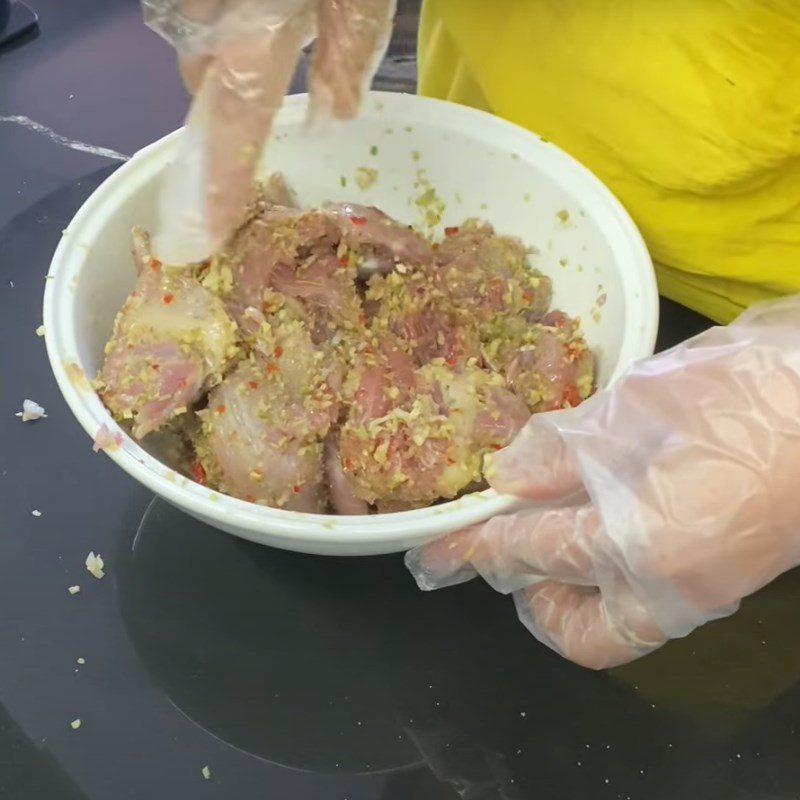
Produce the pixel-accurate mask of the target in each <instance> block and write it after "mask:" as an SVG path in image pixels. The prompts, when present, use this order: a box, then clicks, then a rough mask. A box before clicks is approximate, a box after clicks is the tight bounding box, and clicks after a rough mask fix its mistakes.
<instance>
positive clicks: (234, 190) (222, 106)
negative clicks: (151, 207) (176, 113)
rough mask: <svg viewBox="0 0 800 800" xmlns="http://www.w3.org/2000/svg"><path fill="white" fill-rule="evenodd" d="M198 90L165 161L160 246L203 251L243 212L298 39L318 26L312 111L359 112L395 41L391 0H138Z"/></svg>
mask: <svg viewBox="0 0 800 800" xmlns="http://www.w3.org/2000/svg"><path fill="white" fill-rule="evenodd" d="M142 5H143V9H144V18H145V22H146V23H147V25H149V26H150V27H151V28H153V30H155V31H156V32H157V33H159V34H161V35H162V36H163V37H164V38H165V39H166V40H167V41H168V42H170V43H171V44H173V45H174V46H175V48H176V49H177V51H178V56H179V63H180V68H181V74H182V76H183V79H184V82H185V84H186V86H187V88H188V89H189V91H190V92H192V93H193V94H194V101H193V103H192V107H191V110H190V112H189V116H188V118H187V121H186V131H185V134H184V136H183V138H182V140H181V142H180V145H179V147H178V151H177V153H176V154H175V157H174V159H173V161H172V163H171V164H170V166H169V168H168V169H167V170H166V172H165V175H164V177H163V184H162V187H161V193H160V197H159V225H158V230H157V231H156V235H155V236H154V238H153V243H152V246H153V252H154V255H156V256H157V257H158V258H159V259H160V260H162V261H165V262H166V263H172V264H182V263H189V262H196V261H200V260H202V259H204V258H206V257H208V256H209V255H210V254H211V253H213V252H214V251H215V250H216V249H217V248H218V247H219V246H220V245H221V244H222V243H223V242H224V241H225V239H226V238H227V237H228V235H229V234H230V233H231V232H232V230H233V228H234V227H235V226H236V224H237V223H238V222H239V221H240V220H241V217H242V214H243V211H244V209H245V207H246V206H247V204H248V202H249V201H250V199H251V192H252V184H253V177H254V175H255V170H256V167H257V165H258V161H259V158H260V156H261V152H262V150H263V147H264V143H265V142H266V140H267V138H268V136H269V133H270V129H271V126H272V120H273V118H274V116H275V113H276V112H277V110H278V108H279V107H280V105H281V101H282V99H283V96H284V95H285V93H286V90H287V88H288V86H289V82H290V80H291V78H292V74H293V73H294V70H295V67H296V66H297V62H298V60H299V57H300V51H301V49H302V48H303V47H304V46H305V45H307V44H308V43H309V42H311V41H312V40H313V38H314V37H315V35H317V34H318V36H317V43H316V45H315V50H314V55H313V59H312V62H311V73H310V77H309V87H310V90H311V93H312V114H313V115H315V116H318V117H319V116H323V115H325V114H330V115H332V116H334V117H336V118H340V119H345V118H348V117H352V116H353V115H354V114H355V113H356V112H357V111H358V107H359V104H360V101H361V97H362V94H363V92H364V90H365V88H366V87H367V86H368V84H369V82H370V81H371V79H372V76H373V74H374V72H375V70H376V69H377V67H378V63H379V62H380V59H381V57H382V56H383V54H384V52H385V50H386V47H387V45H388V42H389V36H390V33H391V24H392V18H393V16H394V8H395V0H142Z"/></svg>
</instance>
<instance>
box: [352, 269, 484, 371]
mask: <svg viewBox="0 0 800 800" xmlns="http://www.w3.org/2000/svg"><path fill="white" fill-rule="evenodd" d="M365 306H366V310H367V313H368V315H369V323H370V328H371V330H372V331H373V333H374V334H375V335H376V336H379V337H383V336H386V335H387V334H388V335H391V336H393V337H395V338H396V340H397V341H398V342H400V346H401V347H402V348H403V349H404V350H406V351H407V352H408V353H409V354H410V355H411V356H412V358H413V359H414V362H415V363H416V365H417V366H422V365H423V364H427V363H428V362H429V361H431V360H433V359H436V358H441V359H443V360H444V361H445V363H446V364H447V366H450V367H455V366H457V365H459V364H465V363H467V362H468V361H469V360H470V359H473V360H476V359H477V358H478V357H479V356H480V352H481V349H480V339H479V335H478V326H477V324H476V320H475V318H474V315H472V314H470V313H469V312H468V311H467V310H466V309H465V308H464V307H463V305H462V304H459V303H457V302H454V301H453V298H452V297H451V295H450V293H449V291H448V288H447V286H446V284H445V283H444V282H443V281H442V280H441V279H440V276H439V275H438V272H437V270H436V268H433V269H431V268H427V269H426V268H421V269H417V270H410V271H409V270H407V269H405V268H404V267H402V266H401V267H398V270H397V271H396V272H392V273H390V274H388V275H385V276H380V275H375V276H373V278H371V279H370V282H369V285H368V288H367V292H366V296H365Z"/></svg>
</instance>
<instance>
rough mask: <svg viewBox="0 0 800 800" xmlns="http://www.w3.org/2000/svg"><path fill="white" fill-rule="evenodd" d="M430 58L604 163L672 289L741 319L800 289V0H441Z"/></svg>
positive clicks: (454, 94)
mask: <svg viewBox="0 0 800 800" xmlns="http://www.w3.org/2000/svg"><path fill="white" fill-rule="evenodd" d="M419 64H420V91H421V92H422V93H423V94H427V95H431V96H434V97H443V98H448V99H450V100H453V101H455V102H459V103H464V104H467V105H471V106H477V107H479V108H484V109H486V110H490V111H492V112H493V113H495V114H498V115H499V116H501V117H505V118H506V119H509V120H512V121H513V122H516V123H518V124H520V125H523V126H525V127H526V128H530V129H531V130H534V131H536V132H537V133H539V134H541V135H542V136H544V137H545V138H546V139H549V140H550V141H552V142H554V143H555V144H557V145H559V146H560V147H562V148H563V149H564V150H566V151H568V152H569V153H571V154H572V155H573V156H575V157H576V158H577V159H579V160H580V161H581V162H583V163H584V164H585V165H586V166H588V167H589V168H590V169H591V170H593V171H594V172H595V174H596V175H598V177H600V178H601V179H602V180H603V181H604V182H605V183H606V184H607V185H608V186H609V187H610V188H611V189H612V190H613V191H614V192H615V193H616V194H617V196H618V197H619V198H620V199H621V200H622V202H623V203H624V204H625V205H626V207H627V208H628V210H629V212H630V213H631V214H632V216H633V218H634V219H635V220H636V222H637V224H638V225H639V227H640V229H641V231H642V233H643V234H644V236H645V238H646V240H647V242H648V245H649V247H650V251H651V253H652V255H653V259H654V260H655V261H656V262H657V264H658V267H657V271H658V279H659V285H660V289H661V292H662V293H663V294H665V295H666V296H668V297H670V298H673V299H674V300H677V301H678V302H680V303H683V304H685V305H687V306H689V307H691V308H694V309H696V310H697V311H700V312H702V313H704V314H706V315H708V316H710V317H712V318H714V319H715V320H718V321H720V322H725V321H728V320H730V319H732V318H733V317H734V316H735V315H736V314H738V312H739V311H741V309H742V308H744V307H746V306H748V305H750V304H751V303H753V302H755V301H757V300H761V299H766V298H770V297H775V296H777V295H782V294H789V293H794V292H800V0H669V1H667V0H592V1H591V2H583V1H582V0H581V1H580V2H579V1H577V0H574V1H572V2H571V1H570V0H425V5H424V7H423V14H422V24H421V28H420V44H419Z"/></svg>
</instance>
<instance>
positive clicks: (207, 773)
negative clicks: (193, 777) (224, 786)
mask: <svg viewBox="0 0 800 800" xmlns="http://www.w3.org/2000/svg"><path fill="white" fill-rule="evenodd" d="M200 772H202V773H203V780H205V781H207V780H209V779H210V778H211V770H210V769H209V768H208V764H206V765H205V766H204V767H203V769H201V770H200Z"/></svg>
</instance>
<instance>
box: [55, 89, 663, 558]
mask: <svg viewBox="0 0 800 800" xmlns="http://www.w3.org/2000/svg"><path fill="white" fill-rule="evenodd" d="M307 103H308V95H307V94H299V95H291V96H289V97H287V98H286V99H285V101H284V104H283V107H282V108H281V110H280V112H279V114H278V117H277V118H276V123H275V127H276V129H278V128H279V127H280V124H281V118H284V121H286V122H289V121H293V120H296V119H298V118H299V117H300V116H301V115H304V113H305V109H306V107H307ZM368 103H371V107H370V108H369V109H368V108H367V106H368ZM385 110H390V111H391V112H392V113H393V114H396V115H397V116H398V117H399V116H401V115H402V116H403V118H404V119H407V120H408V122H412V123H413V122H414V121H416V120H420V121H424V122H428V123H430V121H431V118H432V117H434V115H438V117H437V119H436V122H437V123H439V122H441V124H442V127H445V128H449V129H451V130H458V131H460V132H464V131H465V130H466V131H468V130H470V129H472V130H474V129H475V128H476V127H482V128H483V129H484V130H485V129H486V128H489V127H491V128H492V129H493V132H494V133H495V134H497V136H498V138H505V140H507V141H510V140H514V141H515V145H516V149H517V152H520V151H524V150H527V151H528V153H532V152H535V151H536V150H537V149H538V148H548V151H547V153H548V158H551V159H552V160H553V161H554V163H556V164H557V166H558V168H559V170H560V171H561V172H562V173H564V174H567V175H570V176H571V178H572V180H573V181H577V182H579V183H581V184H583V186H584V188H585V189H586V191H587V192H590V193H593V194H594V198H593V200H595V201H598V202H601V203H603V204H605V206H606V211H607V212H610V214H611V216H612V219H613V221H614V222H615V223H616V225H617V226H618V232H617V234H618V235H619V234H622V236H623V238H624V243H625V245H626V246H627V249H628V252H627V253H626V256H627V257H628V258H629V260H630V266H631V271H630V275H629V276H628V278H627V280H626V281H624V282H623V291H625V292H626V293H630V297H629V298H628V300H629V302H628V304H627V306H628V308H636V309H637V320H636V325H631V326H630V329H629V332H628V333H626V334H625V335H623V341H622V346H621V349H620V355H619V359H618V363H617V366H616V368H615V370H614V372H613V373H612V375H611V377H610V378H609V384H611V383H613V382H614V381H615V380H616V379H617V378H619V376H620V374H621V373H622V371H623V370H624V369H626V368H627V367H628V366H629V365H630V364H631V363H632V362H633V361H635V360H637V359H639V358H643V357H646V356H649V355H651V354H652V352H653V349H654V346H655V341H656V334H657V330H658V320H659V303H658V290H657V285H656V280H655V273H654V271H653V266H652V261H651V259H650V255H649V253H648V251H647V247H646V245H645V243H644V240H643V238H642V236H641V234H640V232H639V230H638V229H637V227H636V225H635V224H634V222H633V220H632V219H631V217H630V216H629V214H628V213H627V211H626V210H625V209H624V207H623V206H622V204H621V203H620V201H619V200H618V199H617V198H616V197H615V195H614V194H613V193H612V192H611V191H610V190H609V189H608V188H607V187H606V186H605V184H603V183H602V181H600V180H599V178H597V177H596V176H595V175H594V174H593V173H592V172H591V171H590V170H588V169H587V168H586V167H584V166H583V165H582V164H580V163H579V162H578V161H577V160H575V159H574V158H573V157H572V156H570V155H568V154H567V153H565V152H564V151H563V150H561V149H560V148H558V147H556V146H555V145H553V144H552V143H550V142H547V141H546V140H544V139H542V138H541V137H540V136H538V135H537V134H535V133H533V132H531V131H529V130H527V129H525V128H522V127H520V126H518V125H516V124H514V123H512V122H509V121H507V120H504V119H502V118H500V117H497V116H495V115H493V114H490V113H487V112H484V111H480V110H478V109H474V108H470V107H468V106H462V105H458V104H455V103H452V102H449V101H446V100H438V99H433V98H426V97H421V96H419V95H414V94H404V93H393V92H375V91H373V92H370V93H369V95H368V97H367V99H366V101H365V104H364V111H363V112H362V113H367V114H368V113H377V114H381V115H382V114H383V112H384V111H385ZM409 115H411V117H412V118H411V119H409ZM182 130H183V129H182V128H181V129H178V130H176V131H173V132H172V133H170V134H167V135H166V136H164V137H162V138H161V139H158V140H157V141H155V142H153V143H152V144H149V145H147V146H146V147H144V148H142V149H141V150H139V151H137V152H136V153H135V154H134V155H133V157H132V158H131V159H130V160H129V161H128V162H127V163H125V164H123V165H122V166H121V167H120V168H119V169H117V170H115V171H114V172H113V173H112V174H111V175H110V176H109V177H107V178H106V179H105V180H104V181H103V183H101V184H100V186H98V187H97V188H96V189H95V190H94V192H92V194H91V195H90V196H89V197H88V198H87V199H86V201H85V202H84V203H83V204H82V205H81V207H80V208H79V209H78V211H77V212H76V214H75V216H74V217H73V218H72V220H71V221H70V223H69V225H68V226H67V229H66V231H65V234H66V233H67V232H68V233H69V234H70V235H63V236H62V238H61V240H60V242H59V244H58V246H57V248H56V250H55V253H54V255H53V258H52V261H51V263H50V267H49V270H48V280H46V281H45V291H44V301H43V320H44V327H45V341H46V346H47V354H48V358H49V360H50V364H51V367H52V370H53V373H54V375H55V378H56V381H57V383H58V386H59V389H60V390H61V393H62V395H63V396H64V399H65V400H66V402H67V405H68V406H69V407H70V410H71V411H72V413H73V414H74V415H75V417H76V419H77V420H78V422H79V423H80V424H81V426H82V427H83V428H84V430H86V432H87V433H88V434H89V436H91V437H92V438H94V436H95V435H96V433H97V431H98V429H99V428H100V427H101V426H102V425H104V424H105V425H106V426H108V427H109V428H110V429H111V430H119V431H121V432H122V433H123V437H124V439H123V443H122V445H121V446H120V447H118V448H115V449H109V450H108V451H107V454H108V455H109V457H110V458H111V459H112V460H113V461H114V462H115V463H116V464H118V465H119V466H120V467H122V469H124V470H125V471H126V472H127V473H128V474H129V475H131V476H132V477H133V478H135V479H136V480H138V481H139V482H140V483H142V484H144V485H145V486H146V487H147V488H148V489H150V490H151V491H152V492H154V493H155V494H157V495H159V496H161V497H163V498H164V499H166V500H167V501H169V502H170V503H172V504H174V505H176V506H178V507H180V508H182V509H184V510H185V511H187V512H188V513H190V514H193V515H195V516H198V517H200V518H206V519H209V520H213V521H214V522H216V523H218V524H220V525H221V526H222V527H223V528H224V529H226V530H230V527H229V526H231V525H232V526H235V527H236V528H238V529H239V530H240V533H239V535H245V538H250V539H252V540H253V541H259V542H262V543H264V542H266V540H267V539H269V540H270V541H269V543H270V544H273V545H275V546H279V547H280V546H281V540H284V539H285V546H286V547H287V548H288V549H295V547H293V545H296V544H297V543H298V542H299V541H304V542H307V543H318V544H320V545H331V544H338V545H354V546H356V547H357V546H359V545H361V546H363V547H364V548H365V549H368V548H369V547H370V546H372V547H376V546H382V545H389V544H390V543H391V541H392V540H393V539H398V538H402V539H403V541H404V543H405V544H404V546H408V545H409V543H410V542H415V543H419V542H422V541H424V540H427V539H430V538H433V537H434V536H436V535H437V534H440V533H443V532H446V531H450V530H457V529H460V528H464V527H468V526H469V525H473V524H476V523H479V522H482V521H484V520H486V519H488V518H490V517H492V516H495V515H497V514H502V513H508V512H510V511H512V510H514V509H515V508H516V507H518V506H519V505H520V501H519V500H518V499H517V498H515V497H511V496H508V495H501V494H498V493H497V492H495V491H494V490H492V489H487V490H484V491H482V492H478V493H474V494H470V495H465V496H464V497H461V498H458V499H456V500H451V501H447V502H444V503H441V504H439V505H435V506H430V507H426V508H421V509H415V510H412V511H401V512H393V513H388V514H380V515H368V516H347V515H332V514H308V513H302V512H296V511H287V510H284V509H276V508H270V507H268V506H260V505H256V504H254V503H248V502H246V501H243V500H238V499H236V498H234V497H230V496H228V495H224V494H222V493H220V492H216V491H214V490H212V489H209V488H207V487H204V486H200V485H199V484H197V483H195V482H193V481H190V480H188V479H186V478H183V476H179V475H178V474H177V473H174V472H173V471H172V470H170V469H169V468H168V467H167V466H166V465H164V464H162V463H161V462H159V461H158V460H157V459H155V458H153V457H152V456H150V455H149V454H148V453H147V452H146V451H145V450H144V449H143V448H141V447H140V446H139V445H138V444H137V443H136V442H135V441H134V440H133V439H132V438H130V437H129V436H128V435H127V433H125V431H123V430H122V429H121V428H119V427H118V426H117V424H116V422H115V421H114V420H113V418H112V417H111V415H110V413H109V412H108V411H107V410H106V409H105V406H103V405H102V402H101V401H100V399H99V397H98V396H97V393H96V392H94V390H87V389H86V387H80V386H76V385H75V383H76V382H75V379H74V375H72V376H71V375H70V374H69V372H68V369H67V365H68V363H69V362H70V361H77V353H78V352H79V348H78V345H77V342H76V340H75V336H74V335H73V328H74V324H73V321H74V307H75V304H74V302H68V303H65V302H63V298H65V297H66V298H70V297H74V292H72V291H70V290H69V287H68V286H67V280H68V278H67V275H68V274H72V275H77V274H78V271H79V269H80V265H81V264H82V262H83V260H84V259H85V256H86V252H85V250H81V249H80V248H79V247H78V246H77V245H76V241H77V239H79V238H80V237H79V236H76V235H74V234H76V233H77V232H78V231H79V230H82V229H88V230H91V228H92V223H93V222H94V221H95V220H97V219H104V215H103V213H102V207H103V205H104V204H105V203H106V202H107V200H108V199H109V198H110V197H111V196H112V195H116V194H117V193H122V194H130V189H131V188H132V187H134V186H136V185H137V184H141V183H143V182H145V180H144V179H143V175H144V174H145V173H146V172H147V171H146V170H142V167H143V166H144V165H145V163H146V162H147V161H154V160H158V159H161V160H162V161H166V157H167V156H168V154H169V152H170V150H171V148H172V146H173V145H174V143H175V142H176V141H177V139H178V137H179V136H180V135H181V133H182ZM151 166H152V165H151ZM151 177H152V176H150V175H149V174H148V178H147V179H148V180H149V179H150V178H151ZM98 212H99V213H98ZM94 227H97V225H95V226H94ZM89 240H90V241H92V237H91V236H90V237H89ZM615 249H616V250H618V249H619V248H618V247H617V248H615ZM634 301H635V302H634ZM634 329H636V330H634ZM245 532H246V533H245Z"/></svg>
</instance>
